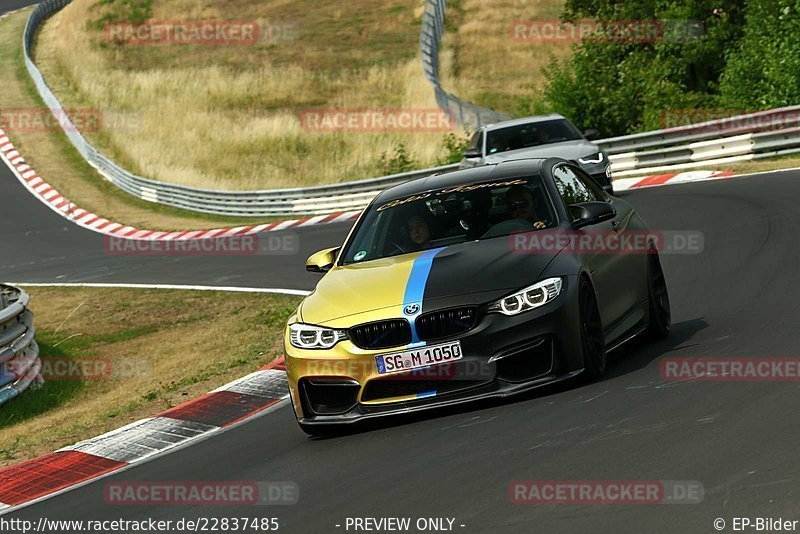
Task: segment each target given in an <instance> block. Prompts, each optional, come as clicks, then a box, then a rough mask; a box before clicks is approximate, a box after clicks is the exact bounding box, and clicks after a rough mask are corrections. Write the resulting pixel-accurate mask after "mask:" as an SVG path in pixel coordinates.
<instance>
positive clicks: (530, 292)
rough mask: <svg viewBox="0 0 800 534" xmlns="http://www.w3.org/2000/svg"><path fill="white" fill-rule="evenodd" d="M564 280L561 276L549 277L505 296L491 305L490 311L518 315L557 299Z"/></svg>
mask: <svg viewBox="0 0 800 534" xmlns="http://www.w3.org/2000/svg"><path fill="white" fill-rule="evenodd" d="M562 285H563V282H562V280H561V278H548V279H547V280H542V281H541V282H539V283H538V284H534V285H532V286H530V287H526V288H525V289H522V290H520V291H517V292H516V293H514V294H513V295H509V296H507V297H504V298H502V299H500V300H498V301H496V302H493V303H491V304H490V305H489V311H490V312H497V313H502V314H503V315H517V314H518V313H522V312H525V311H528V310H532V309H534V308H538V307H540V306H544V305H545V304H547V303H548V302H550V301H552V300H553V299H555V298H556V297H557V296H558V294H559V293H561V287H562Z"/></svg>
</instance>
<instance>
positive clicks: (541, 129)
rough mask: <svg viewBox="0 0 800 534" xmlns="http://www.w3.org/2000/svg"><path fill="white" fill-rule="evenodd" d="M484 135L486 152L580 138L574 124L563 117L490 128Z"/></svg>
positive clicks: (498, 151)
mask: <svg viewBox="0 0 800 534" xmlns="http://www.w3.org/2000/svg"><path fill="white" fill-rule="evenodd" d="M486 135H487V137H486V153H487V154H497V153H500V152H507V151H509V150H518V149H520V148H531V147H535V146H539V145H547V144H552V143H561V142H563V141H575V140H577V139H581V134H580V132H579V131H578V130H577V129H576V128H575V126H573V125H572V123H570V122H569V121H567V120H564V119H556V120H551V121H543V122H532V123H528V124H520V125H519V126H509V127H508V128H500V129H497V130H490V131H488V132H487V134H486Z"/></svg>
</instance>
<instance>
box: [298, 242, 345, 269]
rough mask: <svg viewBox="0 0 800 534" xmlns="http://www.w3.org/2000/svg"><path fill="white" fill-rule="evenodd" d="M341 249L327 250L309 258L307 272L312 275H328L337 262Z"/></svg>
mask: <svg viewBox="0 0 800 534" xmlns="http://www.w3.org/2000/svg"><path fill="white" fill-rule="evenodd" d="M340 248H341V247H333V248H326V249H325V250H320V251H319V252H316V253H314V254H312V255H311V256H309V257H308V259H307V260H306V271H308V272H310V273H327V272H328V271H330V270H331V267H333V264H334V263H335V262H336V256H337V255H338V254H339V249H340Z"/></svg>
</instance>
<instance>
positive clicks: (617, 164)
mask: <svg viewBox="0 0 800 534" xmlns="http://www.w3.org/2000/svg"><path fill="white" fill-rule="evenodd" d="M795 124H796V126H794V127H791V128H781V129H778V130H772V129H770V128H769V127H768V126H767V125H766V124H765V125H762V126H760V127H756V126H747V127H746V128H742V127H738V126H737V127H734V128H730V129H727V130H725V131H717V132H715V133H714V134H713V136H716V138H715V139H709V140H701V141H695V142H690V143H685V141H686V140H691V139H705V138H706V137H708V131H707V130H703V129H697V128H694V127H693V129H692V131H691V133H688V134H687V135H686V136H684V137H682V138H678V137H675V138H673V139H674V140H675V142H684V143H685V144H677V145H674V144H673V145H672V146H667V147H666V148H656V149H654V150H644V151H642V150H636V151H632V152H626V153H617V154H613V155H611V156H609V160H610V161H611V170H612V174H613V176H614V177H615V178H623V177H628V176H635V175H641V174H648V173H658V172H664V171H672V170H678V169H690V168H693V167H702V166H708V165H721V164H726V163H736V162H740V161H747V160H751V159H761V158H768V157H774V156H785V155H788V154H794V153H797V152H800V123H798V122H797V121H795ZM743 129H744V130H750V132H749V133H744V134H740V135H731V134H737V133H738V132H740V131H742V130H743ZM720 135H722V136H723V137H719V136H720ZM663 143H664V144H669V141H664V142H663ZM651 146H652V145H651ZM656 146H663V145H656Z"/></svg>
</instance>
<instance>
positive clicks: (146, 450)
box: [0, 358, 289, 515]
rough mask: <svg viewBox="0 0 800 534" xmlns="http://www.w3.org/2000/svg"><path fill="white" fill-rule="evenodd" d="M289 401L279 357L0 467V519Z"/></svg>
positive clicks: (283, 368)
mask: <svg viewBox="0 0 800 534" xmlns="http://www.w3.org/2000/svg"><path fill="white" fill-rule="evenodd" d="M288 397H289V386H288V381H287V378H286V368H285V366H284V364H283V358H279V359H278V360H275V361H274V362H273V363H271V364H269V365H267V366H266V367H263V368H262V369H260V370H258V371H256V372H254V373H251V374H249V375H247V376H245V377H243V378H240V379H238V380H236V381H234V382H231V383H230V384H227V385H225V386H222V387H221V388H218V389H215V390H214V391H212V392H210V393H208V394H206V395H203V396H202V397H198V398H197V399H194V400H192V401H189V402H186V403H184V404H181V405H179V406H176V407H175V408H172V409H169V410H167V411H166V412H163V413H161V414H158V415H156V416H154V417H151V418H148V419H143V420H141V421H136V422H135V423H131V424H129V425H127V426H124V427H122V428H119V429H117V430H114V431H112V432H108V433H107V434H103V435H102V436H98V437H96V438H91V439H88V440H85V441H81V442H79V443H76V444H75V445H71V446H69V447H65V448H63V449H60V450H58V451H56V452H53V453H50V454H46V455H44V456H41V457H39V458H35V459H33V460H28V461H26V462H22V463H19V464H17V465H12V466H10V467H4V468H0V515H2V514H5V513H7V512H10V511H12V510H14V509H16V508H19V507H22V506H27V505H30V504H33V503H34V502H38V501H41V500H44V499H46V498H49V497H53V496H55V495H58V494H60V493H63V492H65V491H68V490H70V489H74V488H75V487H77V486H80V485H84V484H88V483H89V482H90V481H93V480H96V479H98V478H100V477H103V476H106V475H108V474H110V473H115V472H118V471H120V470H122V469H126V468H129V467H130V466H132V465H135V464H137V463H140V462H143V461H145V460H147V459H151V458H154V457H156V456H159V455H162V454H166V453H167V452H171V451H174V450H177V449H178V448H180V447H183V446H186V445H187V444H189V443H193V442H196V441H198V440H200V439H205V438H207V437H209V436H210V435H213V434H215V433H217V432H221V431H224V430H226V429H228V428H231V427H232V426H234V425H237V424H240V423H243V422H244V421H246V420H248V419H250V418H252V417H255V416H256V415H261V414H264V413H266V412H267V411H268V410H269V409H270V408H273V409H274V408H277V406H278V405H280V404H282V401H284V400H285V399H287V398H288Z"/></svg>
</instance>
